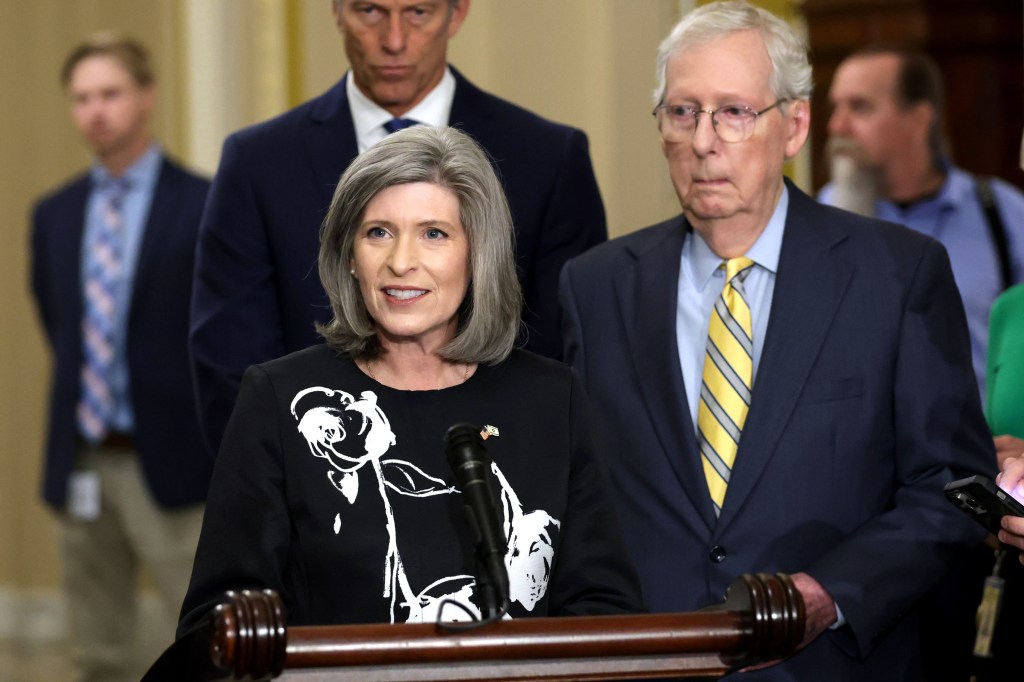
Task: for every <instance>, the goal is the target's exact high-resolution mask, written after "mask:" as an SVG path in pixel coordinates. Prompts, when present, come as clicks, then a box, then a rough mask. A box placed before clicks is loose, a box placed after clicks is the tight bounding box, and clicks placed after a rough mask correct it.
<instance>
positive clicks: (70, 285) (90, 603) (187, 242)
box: [31, 34, 212, 682]
mask: <svg viewBox="0 0 1024 682" xmlns="http://www.w3.org/2000/svg"><path fill="white" fill-rule="evenodd" d="M62 83H63V85H64V88H65V89H66V91H67V94H68V97H69V100H70V105H71V114H72V118H73V120H74V123H75V125H76V127H77V129H78V131H79V132H80V133H81V135H82V137H83V138H84V140H85V141H86V142H87V143H88V144H89V146H90V148H91V149H92V151H93V153H94V155H95V162H94V163H93V166H92V168H91V169H90V170H89V171H88V172H86V173H83V174H81V175H79V176H76V177H75V178H72V179H71V180H70V181H69V182H67V183H66V184H64V185H63V186H61V187H60V188H58V189H56V190H54V191H53V192H52V193H50V194H48V195H47V196H46V197H44V198H42V199H41V200H40V201H39V203H38V204H37V205H36V207H35V209H34V213H33V225H32V237H31V249H32V282H31V286H32V292H33V294H34V296H35V301H36V305H37V309H38V312H39V317H40V319H41V321H42V323H43V327H44V329H45V333H46V337H47V340H48V341H49V344H50V347H51V350H52V353H53V362H54V373H53V384H52V392H51V397H50V422H49V435H48V439H47V448H46V463H45V467H44V469H45V474H44V484H43V496H44V498H45V500H46V502H47V503H48V504H49V505H50V506H51V507H53V509H54V510H55V512H56V514H57V519H58V530H59V533H58V537H59V540H60V545H61V547H60V549H61V552H60V556H61V560H62V563H63V566H62V568H63V573H64V579H63V587H64V590H65V593H66V603H67V606H68V615H69V635H70V641H71V648H72V659H73V663H74V665H75V668H76V672H77V675H78V676H77V677H76V679H78V680H96V681H100V680H102V681H103V682H111V681H115V680H116V681H120V680H137V679H139V677H140V676H141V673H142V672H143V671H144V670H145V669H146V667H147V665H148V663H150V662H151V661H150V660H146V657H147V656H149V655H151V654H152V653H153V652H150V654H147V653H145V652H141V651H138V649H137V640H138V637H137V634H138V632H139V625H140V623H139V620H138V618H137V613H136V610H137V609H136V593H137V590H138V572H139V567H140V564H145V566H146V568H147V570H148V572H149V574H150V576H151V577H152V579H153V582H154V583H155V586H156V588H157V591H158V593H159V596H160V598H161V602H162V606H163V608H164V611H165V613H164V619H163V620H162V621H161V622H159V623H157V624H156V625H157V627H162V628H163V630H162V632H161V633H160V636H161V637H162V638H163V639H164V640H165V641H166V642H170V641H172V640H173V637H174V628H175V622H176V620H177V614H178V610H179V609H180V608H181V601H182V599H183V598H184V596H185V590H186V589H187V587H188V581H189V576H190V574H191V568H192V560H193V557H194V555H195V548H196V543H197V542H198V539H199V530H200V526H201V524H202V513H203V511H202V506H203V501H204V500H205V499H206V492H207V487H208V485H209V480H210V474H211V470H212V467H211V465H210V458H209V455H208V454H207V453H206V452H205V447H204V445H203V441H202V436H201V434H200V432H199V421H198V418H197V416H196V410H195V401H194V388H193V385H192V381H191V379H190V376H191V374H190V371H189V362H188V313H189V300H190V298H191V289H192V269H193V264H194V260H195V245H196V235H197V233H198V228H199V217H200V215H201V212H202V207H203V203H204V201H205V199H206V194H207V191H208V189H209V182H208V181H206V180H204V179H202V178H199V177H197V176H195V175H192V174H191V173H189V172H187V171H186V170H184V169H183V168H181V167H180V166H178V165H177V164H175V163H173V162H172V161H171V160H170V159H168V158H167V157H166V155H165V154H164V152H163V151H162V150H161V148H160V146H159V145H158V144H156V143H155V142H154V141H153V139H152V135H151V133H150V118H151V116H152V113H153V110H154V107H155V105H156V86H155V81H154V75H153V69H152V66H151V64H150V59H149V54H148V52H147V50H146V48H145V47H144V46H142V45H141V44H139V43H137V42H135V41H134V40H131V39H128V38H121V37H118V36H114V35H107V34H104V35H97V36H94V37H93V38H91V39H89V40H87V41H86V42H84V43H82V44H81V45H79V46H78V47H76V48H75V49H74V50H73V51H72V52H71V53H70V54H69V55H68V57H67V59H66V60H65V62H64V68H63V71H62Z"/></svg>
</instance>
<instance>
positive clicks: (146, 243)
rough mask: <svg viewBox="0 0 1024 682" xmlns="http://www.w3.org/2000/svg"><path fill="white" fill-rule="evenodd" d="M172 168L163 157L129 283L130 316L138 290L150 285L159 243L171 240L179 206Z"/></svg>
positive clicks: (179, 188) (179, 187)
mask: <svg viewBox="0 0 1024 682" xmlns="http://www.w3.org/2000/svg"><path fill="white" fill-rule="evenodd" d="M174 171H175V169H174V168H173V166H172V165H171V162H170V161H168V160H167V159H166V158H164V159H163V160H162V161H161V163H160V175H159V176H158V177H157V179H156V185H155V186H154V188H153V200H152V202H151V203H150V206H149V215H148V216H147V217H146V225H145V227H144V229H143V232H142V243H141V244H140V246H139V260H138V263H136V266H135V277H134V281H133V282H132V300H131V302H130V303H129V304H128V311H129V315H131V314H132V312H134V310H135V305H136V301H138V300H139V292H142V291H145V290H146V287H148V286H149V280H150V279H151V278H152V276H153V274H152V273H153V272H154V271H155V270H156V268H154V267H153V263H155V262H156V260H157V259H158V258H159V257H160V251H161V249H162V246H163V245H164V244H166V243H167V242H168V241H170V240H171V239H172V237H171V235H170V234H169V232H170V230H172V229H173V228H174V225H175V217H176V216H177V215H178V208H179V207H180V206H181V183H179V182H176V178H175V173H174Z"/></svg>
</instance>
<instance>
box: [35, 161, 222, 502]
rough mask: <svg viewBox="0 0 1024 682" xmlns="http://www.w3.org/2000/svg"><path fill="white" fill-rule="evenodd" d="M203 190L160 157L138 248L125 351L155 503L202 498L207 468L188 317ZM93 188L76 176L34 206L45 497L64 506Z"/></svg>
mask: <svg viewBox="0 0 1024 682" xmlns="http://www.w3.org/2000/svg"><path fill="white" fill-rule="evenodd" d="M209 186H210V183H209V182H208V181H207V180H204V179H202V178H199V177H197V176H195V175H192V174H190V173H188V172H187V171H185V170H184V169H183V168H181V167H180V166H177V165H175V164H174V163H172V162H171V161H169V160H167V159H164V161H163V164H162V166H161V168H160V176H159V178H158V180H157V184H156V187H155V188H154V191H153V202H152V204H151V206H150V209H149V217H148V219H147V222H146V227H145V234H144V235H143V238H142V244H141V246H140V250H139V260H138V265H137V269H136V273H135V281H134V285H133V293H132V299H131V303H130V310H129V312H128V322H127V324H128V333H127V353H128V371H129V376H130V378H129V381H130V391H131V395H132V408H133V410H134V413H135V433H134V440H135V445H136V447H137V448H138V454H139V457H140V459H141V463H142V471H143V473H144V475H145V478H146V482H147V483H148V484H149V489H150V491H151V492H152V493H153V497H154V498H155V499H156V501H157V503H159V504H160V505H162V506H163V507H167V508H172V507H180V506H184V505H189V504H196V503H199V502H202V501H203V500H205V499H206V491H207V488H208V486H209V482H210V475H211V473H212V467H211V465H210V456H209V454H208V453H207V452H206V448H205V446H204V444H203V440H202V436H201V433H200V431H199V420H198V417H197V415H196V408H195V400H194V387H193V384H192V379H191V372H190V371H189V358H188V317H189V300H190V298H191V293H192V270H193V264H194V262H195V246H196V235H197V233H198V229H199V217H200V215H201V213H202V209H203V203H204V202H205V200H206V193H207V191H208V189H209ZM90 188H91V180H90V179H89V176H88V175H82V176H79V177H78V178H75V179H74V180H72V181H71V182H69V183H68V184H66V185H64V186H63V187H61V188H60V189H58V190H56V191H55V192H53V193H52V194H50V195H48V196H46V197H44V198H43V199H41V200H40V201H39V203H38V204H37V205H36V207H35V210H34V212H33V221H32V292H33V294H34V296H35V300H36V306H37V309H38V312H39V316H40V318H41V320H42V323H43V326H44V328H45V332H46V336H47V340H48V341H49V343H50V347H51V350H52V353H53V362H54V372H53V384H52V388H51V395H50V424H49V433H48V436H47V446H46V464H45V467H44V477H43V497H44V498H45V499H46V501H47V502H48V503H49V504H50V505H52V506H54V507H56V508H62V507H63V506H64V504H65V502H66V500H67V479H68V474H69V473H70V472H71V470H72V467H73V465H74V459H75V452H76V437H77V434H78V427H77V421H76V417H75V410H76V407H77V405H78V399H79V395H80V392H81V388H80V373H81V367H82V314H83V302H82V274H81V273H82V267H81V262H82V235H83V232H84V227H85V210H86V202H87V200H88V197H89V191H90Z"/></svg>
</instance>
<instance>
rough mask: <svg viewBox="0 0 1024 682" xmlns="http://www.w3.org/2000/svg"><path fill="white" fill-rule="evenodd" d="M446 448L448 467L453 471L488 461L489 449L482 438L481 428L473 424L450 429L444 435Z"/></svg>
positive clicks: (456, 425)
mask: <svg viewBox="0 0 1024 682" xmlns="http://www.w3.org/2000/svg"><path fill="white" fill-rule="evenodd" d="M444 446H445V448H444V449H445V454H446V455H447V456H448V466H450V467H451V468H452V469H459V468H460V467H462V466H465V465H467V464H472V463H477V464H479V463H485V462H486V461H487V449H486V448H485V447H484V439H483V438H482V437H481V436H480V428H479V427H477V426H473V425H472V424H466V423H465V422H463V423H459V424H454V425H452V426H450V427H448V430H447V431H446V432H445V434H444Z"/></svg>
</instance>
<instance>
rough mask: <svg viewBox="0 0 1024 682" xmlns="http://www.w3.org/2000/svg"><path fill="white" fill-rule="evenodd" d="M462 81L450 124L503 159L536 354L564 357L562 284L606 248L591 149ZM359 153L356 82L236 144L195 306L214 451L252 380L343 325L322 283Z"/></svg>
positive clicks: (226, 154) (211, 220)
mask: <svg viewBox="0 0 1024 682" xmlns="http://www.w3.org/2000/svg"><path fill="white" fill-rule="evenodd" d="M452 71H453V73H454V74H455V79H456V87H455V99H454V101H453V103H452V111H451V125H452V126H454V127H458V128H460V129H462V130H463V131H464V132H466V133H468V134H469V135H471V136H472V137H473V138H475V139H476V141H477V142H479V143H480V144H481V145H482V146H483V147H484V148H485V149H486V150H487V151H488V152H489V153H490V155H491V156H492V157H493V159H494V163H495V166H496V169H497V171H498V175H499V177H500V178H501V180H502V182H503V184H504V186H505V190H506V193H507V195H508V199H509V204H510V206H511V209H512V217H513V219H514V223H515V228H516V253H517V260H518V266H519V273H520V281H521V282H522V283H523V290H524V295H525V301H526V310H525V311H524V321H525V322H526V325H527V327H528V331H529V337H528V340H527V344H526V347H527V348H528V349H530V350H533V351H535V352H538V353H541V354H544V355H548V356H551V357H558V356H560V354H561V338H560V334H559V311H558V298H557V287H558V273H559V271H560V270H561V268H562V266H563V265H564V263H565V261H566V260H568V259H569V258H570V257H572V256H575V255H577V254H579V253H582V252H583V251H585V250H586V249H587V248H589V247H590V246H593V245H594V244H596V243H598V242H601V241H604V239H606V236H607V231H606V227H605V215H604V208H603V206H602V204H601V197H600V195H599V193H598V188H597V182H596V180H595V178H594V171H593V168H592V167H591V163H590V155H589V151H588V147H587V140H586V136H585V135H584V134H583V133H582V132H581V131H579V130H575V129H573V128H569V127H567V126H564V125H559V124H556V123H552V122H550V121H547V120H545V119H542V118H540V117H539V116H537V115H535V114H532V113H530V112H528V111H526V110H525V109H522V108H520V107H517V106H515V105H513V104H510V103H508V102H506V101H504V100H501V99H499V98H497V97H494V96H492V95H489V94H487V93H485V92H483V91H481V90H479V89H478V88H476V87H474V86H473V85H472V84H471V83H470V82H469V81H467V80H466V79H465V78H463V77H462V76H461V75H460V74H459V73H458V72H456V71H455V70H454V69H453V70H452ZM356 154H357V147H356V137H355V129H354V127H353V124H352V116H351V113H350V110H349V105H348V98H347V96H346V93H345V81H344V79H342V80H341V81H340V82H339V83H337V84H336V85H335V86H334V87H333V88H331V89H330V90H329V91H327V92H326V93H325V94H324V95H322V96H320V97H318V98H316V99H314V100H311V101H309V102H307V103H305V104H303V105H301V106H299V107H297V108H296V109H293V110H291V111H289V112H287V113H285V114H283V115H281V116H279V117H277V118H275V119H272V120H270V121H267V122H265V123H261V124H259V125H256V126H253V127H251V128H247V129H245V130H242V131H240V132H237V133H235V134H233V135H231V136H230V137H228V139H227V140H226V141H225V143H224V149H223V152H222V155H221V162H220V167H219V169H218V170H217V175H216V177H215V178H214V182H213V188H212V190H211V192H210V198H209V201H208V202H207V206H206V210H205V212H204V214H203V221H202V228H201V234H200V245H199V254H198V263H197V266H196V267H197V270H196V285H195V295H194V300H193V307H192V339H191V343H192V353H193V363H194V369H195V373H196V382H197V389H198V391H199V395H198V400H199V406H200V416H201V418H202V419H203V426H204V434H205V435H206V437H207V440H208V442H209V443H210V444H211V447H212V448H213V450H214V451H216V448H217V446H219V443H220V439H221V436H222V435H223V432H224V428H225V425H226V423H227V419H228V416H229V415H230V413H231V408H232V406H233V404H234V400H235V396H236V395H237V394H238V387H239V385H240V382H241V378H242V373H243V372H244V371H245V369H246V368H247V367H248V366H249V365H254V364H258V363H261V362H266V361H268V360H271V359H273V358H276V357H279V356H282V355H284V354H286V353H289V352H292V351H295V350H298V349H301V348H305V347H306V346H309V345H312V344H314V343H316V342H317V341H318V338H317V335H316V332H315V330H314V327H313V325H314V322H317V321H319V322H327V321H328V320H330V318H331V311H330V308H329V306H328V303H327V298H326V296H325V294H324V292H323V288H322V287H321V285H320V279H319V275H318V272H317V253H318V251H319V246H320V245H319V231H320V225H321V223H322V222H323V219H324V216H325V215H326V213H327V209H328V207H329V206H330V202H331V197H332V196H333V194H334V188H335V186H336V185H337V182H338V179H339V178H340V176H341V174H342V172H343V171H344V170H345V168H346V167H347V166H348V164H349V162H350V161H351V160H352V159H353V158H355V156H356Z"/></svg>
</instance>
